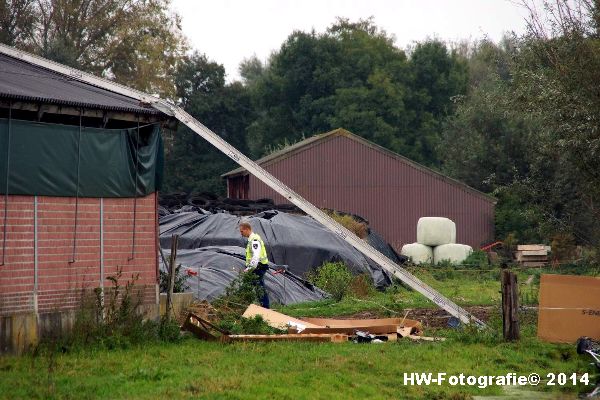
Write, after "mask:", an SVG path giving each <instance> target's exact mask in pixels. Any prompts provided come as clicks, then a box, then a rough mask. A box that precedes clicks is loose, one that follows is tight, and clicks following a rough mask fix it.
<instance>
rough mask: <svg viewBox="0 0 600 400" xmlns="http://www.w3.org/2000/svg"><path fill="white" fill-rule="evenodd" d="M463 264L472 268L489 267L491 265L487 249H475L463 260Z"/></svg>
mask: <svg viewBox="0 0 600 400" xmlns="http://www.w3.org/2000/svg"><path fill="white" fill-rule="evenodd" d="M463 265H465V266H466V267H470V268H478V269H488V268H489V267H490V265H489V262H488V255H487V253H486V252H485V251H482V250H475V251H473V252H472V253H471V254H469V256H468V257H467V259H466V260H465V261H464V262H463Z"/></svg>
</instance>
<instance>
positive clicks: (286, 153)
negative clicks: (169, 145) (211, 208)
mask: <svg viewBox="0 0 600 400" xmlns="http://www.w3.org/2000/svg"><path fill="white" fill-rule="evenodd" d="M336 136H344V137H347V138H349V139H352V140H354V141H356V142H359V143H361V144H363V145H365V146H368V147H370V148H372V149H374V150H377V151H379V152H381V153H384V154H386V155H388V156H390V157H392V158H394V159H396V160H398V161H400V162H402V163H404V164H407V165H409V166H411V167H413V168H415V169H417V170H419V171H422V172H424V173H426V174H429V175H432V176H434V177H436V178H439V179H442V180H443V181H445V182H447V183H450V184H452V185H456V186H460V187H461V188H463V189H465V190H466V191H468V192H470V193H473V194H475V195H477V196H479V197H482V198H484V199H486V200H488V201H489V202H491V203H494V204H495V203H496V199H495V198H494V197H492V196H490V195H488V194H486V193H483V192H480V191H479V190H477V189H474V188H472V187H470V186H469V185H467V184H465V183H463V182H460V181H457V180H456V179H453V178H450V177H449V176H447V175H444V174H442V173H440V172H437V171H435V170H433V169H431V168H429V167H426V166H424V165H422V164H419V163H417V162H415V161H412V160H411V159H409V158H406V157H404V156H401V155H400V154H397V153H394V152H393V151H391V150H388V149H386V148H385V147H382V146H379V145H378V144H375V143H373V142H370V141H368V140H367V139H364V138H362V137H360V136H357V135H355V134H353V133H351V132H349V131H347V130H345V129H342V128H338V129H334V130H333V131H330V132H327V133H322V134H320V135H315V136H311V137H309V138H307V139H305V140H302V141H300V142H298V143H295V144H293V145H291V146H288V147H286V148H284V149H282V150H279V151H276V152H274V153H271V154H269V155H267V156H265V157H263V158H260V159H258V160H257V161H256V163H257V164H259V165H260V166H261V167H263V168H264V167H266V166H268V165H271V164H273V163H275V162H278V161H281V160H284V159H286V158H288V157H290V156H292V155H294V154H297V153H298V152H300V151H305V150H307V149H309V148H310V147H312V146H314V145H316V144H319V143H322V142H323V141H325V140H328V139H331V138H334V137H336ZM245 173H247V172H246V169H245V168H243V167H239V168H236V169H234V170H232V171H229V172H227V173H225V174H223V175H221V177H223V178H227V177H231V176H234V175H240V174H245Z"/></svg>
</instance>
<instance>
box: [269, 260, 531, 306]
mask: <svg viewBox="0 0 600 400" xmlns="http://www.w3.org/2000/svg"><path fill="white" fill-rule="evenodd" d="M410 271H411V272H412V273H414V274H415V275H416V276H417V277H418V278H419V279H421V280H422V281H424V282H425V283H427V284H429V285H430V286H432V287H433V288H435V289H436V290H438V291H439V292H440V293H442V294H443V295H445V296H447V297H448V298H450V299H451V300H452V301H454V302H455V303H457V304H458V305H460V306H475V305H479V306H495V305H499V304H500V300H501V296H500V272H499V271H490V272H487V271H483V272H482V271H479V270H459V271H456V270H455V269H452V268H432V269H422V268H414V269H411V270H410ZM537 274H538V275H539V272H537ZM530 275H531V273H530V272H529V271H522V272H519V273H518V279H519V282H521V285H520V292H521V294H522V296H521V300H522V301H521V302H522V303H523V304H537V293H538V284H539V280H536V281H534V282H532V283H531V284H530V285H526V284H524V282H525V281H526V280H527V278H528V276H530ZM435 307H437V306H436V305H435V304H434V303H433V302H432V301H430V300H428V299H427V298H425V297H424V296H423V295H421V294H420V293H418V292H416V291H414V290H409V289H406V288H405V287H403V286H393V287H391V288H388V289H387V290H385V291H383V292H376V293H374V294H373V295H372V296H370V297H369V298H368V299H360V298H356V297H355V296H352V295H350V296H347V297H345V298H344V299H342V301H340V302H335V301H333V300H323V301H316V302H307V303H300V304H295V305H290V306H285V307H275V308H276V309H277V310H278V311H281V312H283V313H285V314H288V315H291V316H305V317H315V316H339V315H351V314H356V313H360V312H365V311H372V312H374V313H376V314H378V315H381V316H394V315H403V310H405V309H407V308H435Z"/></svg>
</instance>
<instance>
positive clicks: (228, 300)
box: [213, 273, 264, 316]
mask: <svg viewBox="0 0 600 400" xmlns="http://www.w3.org/2000/svg"><path fill="white" fill-rule="evenodd" d="M258 280H259V279H258V276H257V275H256V274H253V273H242V274H240V275H239V276H238V277H237V278H236V279H234V280H233V282H231V284H230V285H229V286H228V287H227V288H225V293H224V294H223V295H222V296H221V297H219V298H218V299H216V300H215V301H213V305H214V307H215V308H217V309H218V310H220V311H222V312H224V313H228V312H231V313H233V314H236V315H237V316H239V315H241V314H242V313H243V312H244V311H245V310H246V308H247V307H248V306H249V305H250V304H252V303H258V302H259V301H260V298H261V297H262V295H263V294H264V289H263V288H262V287H261V286H260V285H259V283H258Z"/></svg>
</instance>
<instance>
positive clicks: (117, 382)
mask: <svg viewBox="0 0 600 400" xmlns="http://www.w3.org/2000/svg"><path fill="white" fill-rule="evenodd" d="M478 276H479V277H478V278H472V279H465V275H464V274H457V273H454V274H452V273H450V274H448V273H445V272H443V271H441V272H440V271H438V272H435V273H431V272H423V273H421V274H420V277H421V278H422V279H424V280H426V281H427V282H428V283H431V284H434V286H435V287H436V288H437V289H439V290H440V291H442V293H444V294H446V295H448V296H450V297H451V298H452V299H454V300H456V301H457V302H458V303H459V304H462V305H487V306H489V308H491V309H494V308H495V307H496V306H497V305H498V300H499V294H498V290H499V284H498V281H497V276H494V273H490V274H487V275H486V274H479V275H478ZM529 276H530V274H529V272H524V273H522V274H520V276H519V279H520V281H521V282H525V281H526V280H527V279H528V277H529ZM523 285H525V286H527V287H523V288H522V296H524V300H526V299H525V297H526V298H527V299H530V300H531V301H532V302H533V301H534V300H535V299H536V298H537V292H536V290H537V289H536V287H537V286H536V283H535V280H532V281H531V282H530V283H529V284H525V283H523ZM528 291H529V292H531V293H529V292H528ZM523 293H529V294H526V295H525V294H523ZM423 306H425V307H432V305H431V304H430V303H429V302H427V301H426V300H424V299H422V298H421V296H420V295H418V294H417V293H415V292H412V291H407V290H405V289H399V288H396V289H394V290H390V291H387V292H385V293H379V292H378V293H375V294H372V295H371V296H369V297H368V298H355V297H350V298H346V299H344V300H342V301H341V302H339V303H332V302H331V301H323V302H316V303H310V304H302V305H296V306H290V307H284V308H283V311H285V312H286V313H288V314H292V315H297V316H318V315H321V316H331V315H348V314H356V313H361V312H368V313H371V314H377V315H389V314H397V313H402V312H403V310H405V309H408V308H418V307H423ZM522 317H523V321H522V323H523V329H522V334H523V338H522V340H521V341H520V342H518V343H504V342H503V341H502V339H501V337H500V325H501V323H500V320H499V316H498V315H497V313H493V312H492V313H491V317H490V318H491V319H490V321H489V325H490V327H491V329H490V330H488V331H478V330H475V329H471V328H468V327H467V328H465V329H464V330H451V329H449V328H436V329H430V330H429V331H428V332H426V334H430V335H437V336H444V337H446V338H447V339H446V341H443V342H418V343H417V342H412V341H408V340H407V339H404V340H401V341H399V342H397V343H383V344H354V343H344V344H333V343H331V344H330V343H323V344H311V343H235V344H219V343H208V342H202V341H199V340H196V339H195V338H189V337H188V338H185V339H183V340H182V341H181V342H178V343H151V344H147V345H144V346H133V347H129V348H124V349H117V350H106V349H99V348H87V349H77V350H71V351H67V352H66V353H62V352H60V351H59V352H50V351H48V350H47V349H45V350H42V351H39V352H38V353H36V354H35V355H26V356H22V357H13V356H4V357H1V358H0V399H42V398H44V399H45V398H49V399H81V398H83V399H155V398H170V399H354V398H357V399H358V398H361V399H362V398H369V399H371V398H373V399H455V400H456V399H470V398H473V397H474V396H477V398H480V397H479V396H484V397H483V398H487V396H506V395H510V396H511V397H510V398H532V399H539V398H558V397H557V396H560V398H573V399H574V398H577V394H578V393H586V392H590V391H592V390H593V386H586V385H584V384H582V383H578V384H577V385H575V386H573V385H567V386H564V387H560V386H546V385H545V381H544V378H545V377H546V375H547V374H548V373H561V372H562V373H566V374H567V375H570V374H572V373H577V374H578V376H581V374H584V373H589V374H590V384H593V383H595V382H597V380H598V376H597V375H595V374H596V372H595V371H594V369H593V367H592V366H590V365H589V360H588V359H586V358H585V357H582V356H580V355H578V354H576V352H575V347H574V346H573V345H557V344H549V343H543V342H540V341H538V340H537V339H536V338H535V334H536V331H535V322H536V316H535V313H527V314H523V315H522ZM409 318H410V316H409ZM411 372H417V373H429V372H431V373H434V374H436V373H438V372H445V373H447V374H448V375H452V374H460V373H463V374H466V375H477V376H479V375H506V374H507V373H511V372H512V373H516V374H522V375H529V374H530V373H533V372H535V373H538V374H540V376H541V377H542V383H541V384H540V385H539V386H537V387H535V388H532V387H524V388H519V387H513V388H508V389H507V388H502V387H498V386H490V387H487V388H478V387H470V386H463V387H461V386H451V385H449V384H448V383H445V384H442V385H440V386H437V385H434V386H411V385H405V384H404V381H403V379H404V373H411ZM532 390H533V391H532ZM527 396H529V397H527ZM492 398H493V397H492ZM502 398H504V397H502Z"/></svg>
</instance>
